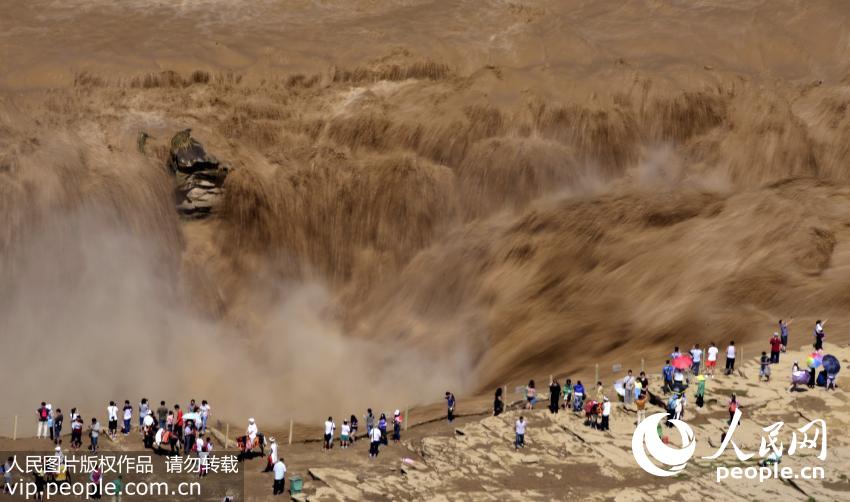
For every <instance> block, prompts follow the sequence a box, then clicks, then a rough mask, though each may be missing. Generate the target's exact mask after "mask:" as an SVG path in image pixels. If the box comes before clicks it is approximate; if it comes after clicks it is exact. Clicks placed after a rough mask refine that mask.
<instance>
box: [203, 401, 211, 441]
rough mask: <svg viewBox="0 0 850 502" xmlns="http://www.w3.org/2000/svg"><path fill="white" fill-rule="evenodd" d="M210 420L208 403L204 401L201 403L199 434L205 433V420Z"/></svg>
mask: <svg viewBox="0 0 850 502" xmlns="http://www.w3.org/2000/svg"><path fill="white" fill-rule="evenodd" d="M209 419H210V403H208V402H207V400H206V399H204V400H203V401H201V433H202V434H203V433H205V432H207V420H209Z"/></svg>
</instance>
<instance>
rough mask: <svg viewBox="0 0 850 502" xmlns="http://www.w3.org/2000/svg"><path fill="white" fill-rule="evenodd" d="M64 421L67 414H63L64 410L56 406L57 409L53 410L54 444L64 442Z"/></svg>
mask: <svg viewBox="0 0 850 502" xmlns="http://www.w3.org/2000/svg"><path fill="white" fill-rule="evenodd" d="M64 421H65V416H64V415H62V410H61V409H60V408H56V411H55V412H53V438H54V439H53V444H59V443H61V442H62V422H64Z"/></svg>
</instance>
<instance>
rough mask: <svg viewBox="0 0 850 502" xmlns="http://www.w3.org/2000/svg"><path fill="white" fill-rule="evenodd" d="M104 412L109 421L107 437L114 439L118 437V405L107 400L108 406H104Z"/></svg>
mask: <svg viewBox="0 0 850 502" xmlns="http://www.w3.org/2000/svg"><path fill="white" fill-rule="evenodd" d="M106 414H107V419H108V421H109V422H108V426H109V437H111V438H112V440H113V441H114V440H115V438H116V437H118V406H115V401H109V406H107V407H106Z"/></svg>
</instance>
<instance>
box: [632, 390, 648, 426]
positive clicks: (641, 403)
mask: <svg viewBox="0 0 850 502" xmlns="http://www.w3.org/2000/svg"><path fill="white" fill-rule="evenodd" d="M648 396H649V394H647V391H646V389H643V390H641V392H640V395H639V396H638V398H637V401H635V406H637V421H636V423H635V425H640V423H641V422H643V421H644V420H646V402H647V401H648V400H649V398H648Z"/></svg>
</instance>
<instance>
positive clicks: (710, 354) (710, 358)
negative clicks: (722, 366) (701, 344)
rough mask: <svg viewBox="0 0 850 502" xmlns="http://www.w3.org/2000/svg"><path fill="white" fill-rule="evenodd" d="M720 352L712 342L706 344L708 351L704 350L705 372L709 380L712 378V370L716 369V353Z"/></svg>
mask: <svg viewBox="0 0 850 502" xmlns="http://www.w3.org/2000/svg"><path fill="white" fill-rule="evenodd" d="M718 352H720V349H718V348H717V346H716V345H714V342H711V343H710V344H708V350H706V356H705V372H706V374H707V375H708V377H709V378H714V370H715V368H717V353H718Z"/></svg>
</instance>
